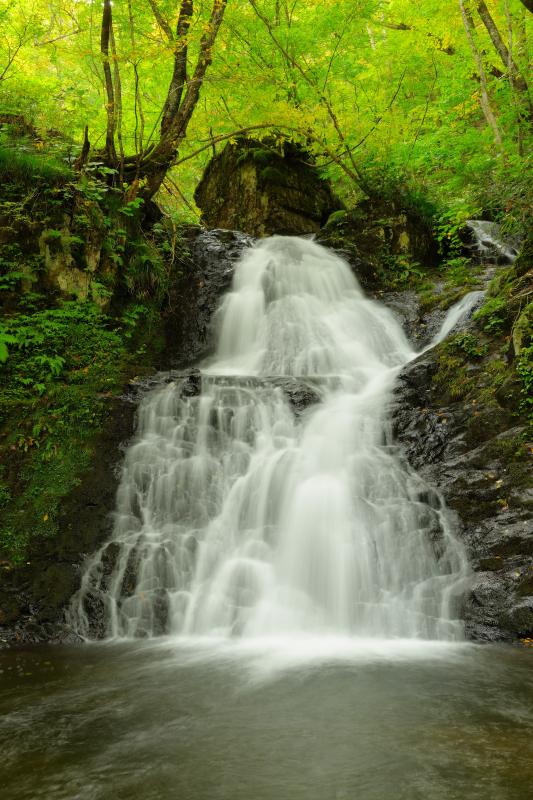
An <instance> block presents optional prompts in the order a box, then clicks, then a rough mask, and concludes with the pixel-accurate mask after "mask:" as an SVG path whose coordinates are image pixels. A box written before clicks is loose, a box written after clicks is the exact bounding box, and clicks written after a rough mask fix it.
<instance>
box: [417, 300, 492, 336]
mask: <svg viewBox="0 0 533 800" xmlns="http://www.w3.org/2000/svg"><path fill="white" fill-rule="evenodd" d="M484 297H485V292H483V291H475V292H468V293H467V294H465V296H464V297H462V298H461V299H460V300H459V301H458V302H457V303H455V304H454V305H453V306H451V308H449V309H448V311H447V313H446V316H445V317H444V319H443V321H442V325H441V326H440V328H439V330H438V332H437V333H436V334H435V336H434V337H433V339H432V340H431V344H430V345H429V346H428V347H426V350H431V348H432V347H435V345H436V344H440V342H443V341H444V339H446V337H447V336H449V334H450V333H451V332H452V331H453V330H454V329H455V328H457V327H458V326H459V325H460V324H461V323H463V322H465V321H466V320H468V319H469V318H470V317H471V316H472V313H473V311H474V310H475V309H476V308H478V307H479V306H480V305H481V301H482V300H483V298H484Z"/></svg>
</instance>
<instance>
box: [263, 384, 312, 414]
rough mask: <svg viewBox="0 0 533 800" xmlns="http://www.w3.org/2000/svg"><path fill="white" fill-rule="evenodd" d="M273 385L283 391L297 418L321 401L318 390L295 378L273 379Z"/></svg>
mask: <svg viewBox="0 0 533 800" xmlns="http://www.w3.org/2000/svg"><path fill="white" fill-rule="evenodd" d="M271 383H273V384H274V385H275V386H279V388H280V389H282V391H283V392H284V394H285V396H286V397H287V399H288V401H289V403H290V405H291V407H292V409H293V411H294V413H295V414H296V416H299V415H301V414H303V413H304V411H306V410H307V409H308V408H309V407H310V406H312V405H315V403H319V402H320V400H321V396H320V392H319V390H318V388H317V387H313V386H312V384H311V383H307V382H304V381H298V380H296V379H294V378H273V379H271Z"/></svg>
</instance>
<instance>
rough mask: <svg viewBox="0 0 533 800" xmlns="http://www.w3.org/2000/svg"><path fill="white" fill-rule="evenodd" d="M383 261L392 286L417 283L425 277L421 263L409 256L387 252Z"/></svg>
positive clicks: (387, 278) (388, 280) (387, 277)
mask: <svg viewBox="0 0 533 800" xmlns="http://www.w3.org/2000/svg"><path fill="white" fill-rule="evenodd" d="M382 263H383V270H384V274H385V277H386V280H387V282H388V283H390V285H391V286H392V287H397V286H406V285H415V284H417V283H418V282H419V281H420V280H421V279H423V278H425V273H424V271H423V270H422V268H421V266H420V264H419V263H418V262H417V261H413V260H412V259H410V258H409V257H408V256H404V255H389V254H387V253H385V254H384V255H383V257H382Z"/></svg>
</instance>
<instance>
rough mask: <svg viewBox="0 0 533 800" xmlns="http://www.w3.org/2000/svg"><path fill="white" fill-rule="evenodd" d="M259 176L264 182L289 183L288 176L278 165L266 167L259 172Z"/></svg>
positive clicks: (282, 184)
mask: <svg viewBox="0 0 533 800" xmlns="http://www.w3.org/2000/svg"><path fill="white" fill-rule="evenodd" d="M259 177H260V179H261V181H262V182H263V183H273V184H275V185H276V186H285V185H286V184H287V178H286V176H285V175H284V174H283V172H282V171H281V170H280V169H276V167H264V168H263V169H262V170H261V172H260V173H259Z"/></svg>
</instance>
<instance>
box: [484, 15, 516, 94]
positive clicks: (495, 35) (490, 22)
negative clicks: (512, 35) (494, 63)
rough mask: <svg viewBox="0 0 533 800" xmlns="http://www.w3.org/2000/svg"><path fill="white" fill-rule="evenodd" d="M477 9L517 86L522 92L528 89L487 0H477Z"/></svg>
mask: <svg viewBox="0 0 533 800" xmlns="http://www.w3.org/2000/svg"><path fill="white" fill-rule="evenodd" d="M477 11H478V14H479V16H480V17H481V20H482V22H483V24H484V26H485V28H486V29H487V31H488V34H489V36H490V38H491V40H492V44H493V45H494V47H495V48H496V50H497V51H498V53H499V55H500V58H501V60H502V61H503V63H504V64H505V67H506V68H509V69H510V70H511V72H512V77H513V81H514V84H515V86H516V87H517V89H519V90H520V91H521V92H526V93H527V91H528V87H527V83H526V80H525V78H524V77H523V75H521V73H520V70H519V68H518V66H517V64H516V63H515V61H514V59H513V55H512V53H511V52H510V50H509V49H508V48H507V46H506V45H505V42H504V41H503V39H502V36H501V34H500V31H499V30H498V26H497V25H496V23H495V22H494V19H493V18H492V16H491V14H490V11H489V10H488V8H487V5H486V3H485V0H477Z"/></svg>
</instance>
